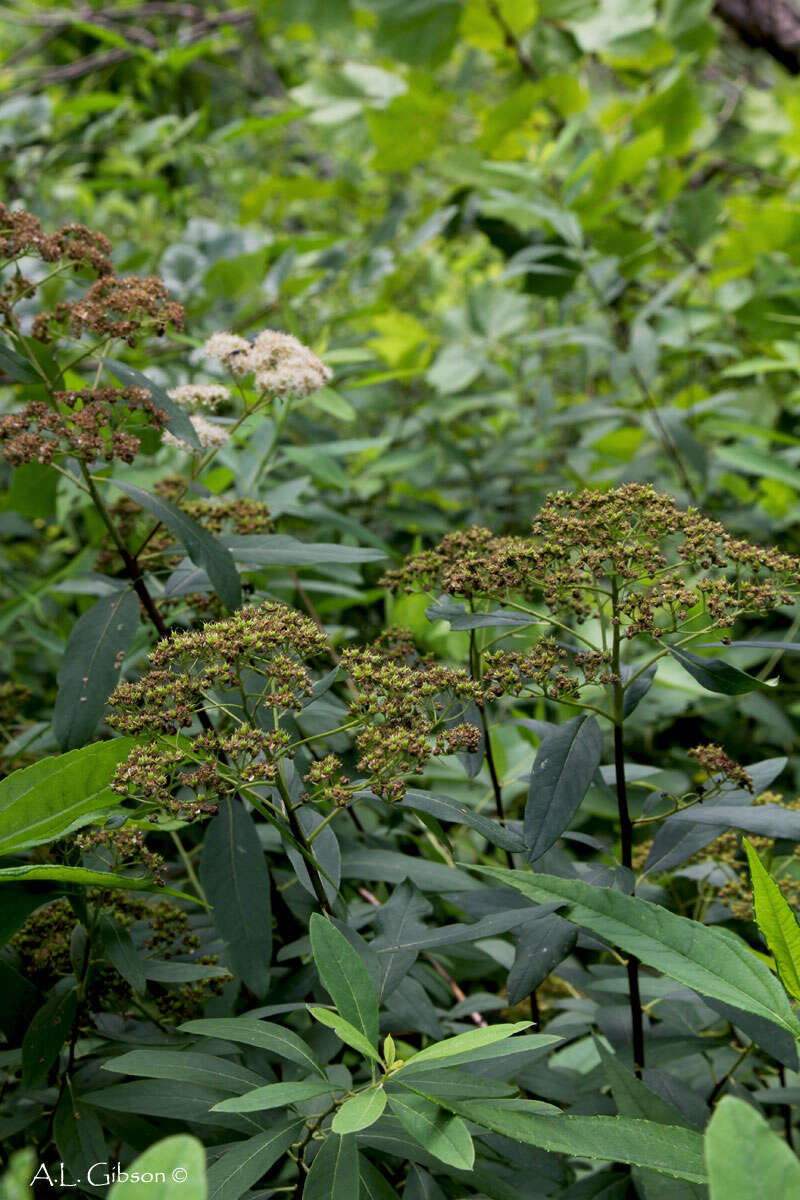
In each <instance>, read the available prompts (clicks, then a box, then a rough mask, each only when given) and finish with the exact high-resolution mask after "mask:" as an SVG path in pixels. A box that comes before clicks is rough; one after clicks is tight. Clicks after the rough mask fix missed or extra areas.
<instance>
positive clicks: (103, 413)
mask: <svg viewBox="0 0 800 1200" xmlns="http://www.w3.org/2000/svg"><path fill="white" fill-rule="evenodd" d="M165 421H166V414H165V413H164V411H163V409H161V408H159V407H158V406H157V405H155V404H154V403H153V401H152V400H151V398H150V393H149V392H148V391H146V390H144V389H143V388H137V387H119V388H117V387H100V388H81V389H80V390H78V391H62V392H54V393H53V405H52V407H51V405H50V404H48V403H46V402H45V401H40V400H33V401H31V402H30V403H28V404H26V405H25V407H24V408H23V409H21V410H20V411H19V412H15V413H8V414H6V416H4V417H2V418H0V442H2V443H3V455H4V457H5V458H6V459H7V460H8V462H10V463H13V464H14V465H15V466H16V465H18V464H19V463H25V462H39V463H51V462H52V461H53V460H54V459H55V458H56V457H57V456H60V455H67V456H69V457H71V458H77V459H79V460H80V461H82V462H87V463H90V462H94V461H96V460H97V459H99V458H103V459H105V460H106V461H108V462H110V461H111V460H112V459H120V460H121V461H122V462H126V463H131V462H133V460H134V458H135V457H136V453H137V451H138V450H139V446H140V445H141V442H140V439H139V438H138V437H137V436H136V433H134V432H132V431H131V430H132V428H133V429H136V428H138V429H139V431H141V429H142V428H143V427H146V426H150V427H151V428H152V429H156V430H160V429H162V428H163V426H164V423H165Z"/></svg>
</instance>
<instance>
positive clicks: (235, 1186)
mask: <svg viewBox="0 0 800 1200" xmlns="http://www.w3.org/2000/svg"><path fill="white" fill-rule="evenodd" d="M304 1125H305V1119H304V1118H303V1117H300V1118H296V1119H295V1120H293V1121H288V1122H286V1123H284V1124H282V1125H278V1126H277V1127H273V1128H272V1129H270V1130H268V1131H267V1132H266V1133H258V1134H256V1136H255V1137H252V1138H248V1139H247V1141H244V1142H239V1144H238V1145H236V1146H234V1147H233V1148H232V1149H231V1150H227V1151H226V1152H225V1153H224V1154H223V1155H222V1156H221V1158H218V1159H217V1160H216V1161H215V1162H212V1164H211V1166H210V1167H209V1171H208V1200H239V1197H240V1196H243V1195H244V1193H245V1192H246V1191H248V1189H249V1188H251V1187H252V1186H253V1184H254V1183H255V1182H256V1181H257V1180H259V1179H260V1178H261V1176H262V1175H263V1174H264V1172H265V1171H268V1170H269V1169H270V1167H271V1166H272V1164H273V1163H275V1162H277V1161H278V1159H279V1158H280V1157H281V1155H282V1154H284V1153H285V1151H286V1150H288V1149H289V1147H290V1146H291V1144H292V1142H295V1141H298V1140H299V1138H300V1133H301V1131H302V1129H303V1128H304Z"/></svg>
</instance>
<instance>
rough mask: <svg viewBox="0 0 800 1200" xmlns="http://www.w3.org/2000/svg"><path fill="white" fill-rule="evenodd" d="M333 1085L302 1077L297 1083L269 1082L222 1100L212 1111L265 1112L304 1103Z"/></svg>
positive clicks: (328, 1089) (329, 1090)
mask: <svg viewBox="0 0 800 1200" xmlns="http://www.w3.org/2000/svg"><path fill="white" fill-rule="evenodd" d="M331 1090H332V1085H331V1084H329V1083H324V1082H323V1081H322V1080H319V1079H301V1080H298V1081H297V1083H268V1084H267V1085H266V1086H265V1087H259V1088H254V1089H253V1091H251V1092H245V1093H244V1095H242V1096H233V1097H231V1099H230V1100H220V1102H219V1104H215V1105H214V1108H213V1109H212V1112H234V1113H239V1112H265V1111H266V1110H268V1109H270V1108H285V1107H286V1105H288V1104H302V1103H303V1102H304V1101H306V1100H313V1099H314V1097H316V1096H324V1095H325V1094H326V1092H327V1093H330V1092H331Z"/></svg>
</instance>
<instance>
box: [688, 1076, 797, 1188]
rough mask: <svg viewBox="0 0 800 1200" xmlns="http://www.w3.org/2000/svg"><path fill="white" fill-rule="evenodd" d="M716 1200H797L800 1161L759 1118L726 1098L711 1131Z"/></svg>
mask: <svg viewBox="0 0 800 1200" xmlns="http://www.w3.org/2000/svg"><path fill="white" fill-rule="evenodd" d="M706 1162H707V1164H708V1182H709V1188H710V1200H752V1197H754V1196H756V1195H758V1196H764V1197H769V1200H795V1197H796V1196H800V1159H798V1158H797V1155H795V1154H793V1153H792V1151H791V1149H790V1148H789V1146H787V1144H786V1142H785V1141H784V1140H783V1138H782V1137H780V1135H779V1134H777V1133H776V1132H775V1131H774V1130H773V1129H770V1127H769V1125H768V1124H767V1122H766V1121H765V1120H764V1118H763V1117H762V1116H761V1114H760V1113H759V1112H756V1110H755V1109H754V1108H753V1107H752V1106H751V1105H750V1104H746V1103H745V1101H744V1100H738V1099H736V1098H735V1097H733V1096H726V1097H725V1098H724V1099H723V1100H722V1101H721V1103H720V1104H719V1106H718V1108H717V1110H716V1112H715V1113H714V1115H713V1117H712V1118H711V1121H710V1123H709V1126H708V1129H707V1130H706Z"/></svg>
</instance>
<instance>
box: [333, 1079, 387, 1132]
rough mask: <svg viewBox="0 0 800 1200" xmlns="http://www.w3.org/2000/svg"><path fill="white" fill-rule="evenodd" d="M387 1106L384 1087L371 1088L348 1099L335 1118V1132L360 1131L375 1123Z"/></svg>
mask: <svg viewBox="0 0 800 1200" xmlns="http://www.w3.org/2000/svg"><path fill="white" fill-rule="evenodd" d="M385 1108H386V1092H385V1091H384V1090H383V1088H382V1087H374V1088H369V1090H368V1091H365V1092H359V1093H358V1095H357V1096H352V1097H351V1098H350V1099H349V1100H346V1101H345V1103H344V1104H343V1105H342V1107H341V1108H340V1109H339V1110H338V1111H337V1113H336V1116H335V1117H334V1118H333V1124H332V1128H333V1132H334V1133H339V1134H344V1133H358V1131H359V1130H360V1129H368V1128H369V1126H370V1125H374V1124H375V1122H376V1121H377V1119H378V1117H379V1116H380V1115H381V1113H382V1112H383V1110H384V1109H385Z"/></svg>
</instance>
